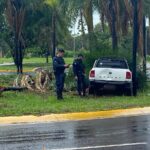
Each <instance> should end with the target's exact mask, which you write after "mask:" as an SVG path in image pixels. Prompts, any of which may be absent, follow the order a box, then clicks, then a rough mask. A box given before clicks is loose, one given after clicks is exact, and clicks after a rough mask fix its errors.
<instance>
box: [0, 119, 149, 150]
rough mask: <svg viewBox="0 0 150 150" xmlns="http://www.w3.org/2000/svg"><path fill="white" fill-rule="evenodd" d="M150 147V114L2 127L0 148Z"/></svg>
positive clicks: (123, 149)
mask: <svg viewBox="0 0 150 150" xmlns="http://www.w3.org/2000/svg"><path fill="white" fill-rule="evenodd" d="M54 149H57V150H61V149H62V150H74V149H79V150H82V149H88V150H98V149H100V150H150V116H138V117H123V118H112V119H97V120H88V121H67V122H57V123H56V122H53V123H42V124H19V125H5V126H4V125H3V126H2V125H1V126H0V150H54Z"/></svg>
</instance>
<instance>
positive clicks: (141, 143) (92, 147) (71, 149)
mask: <svg viewBox="0 0 150 150" xmlns="http://www.w3.org/2000/svg"><path fill="white" fill-rule="evenodd" d="M137 145H147V143H146V142H139V143H124V144H114V145H101V146H88V147H76V148H62V149H60V148H59V149H51V150H86V149H95V148H110V147H125V146H137Z"/></svg>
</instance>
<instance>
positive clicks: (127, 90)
mask: <svg viewBox="0 0 150 150" xmlns="http://www.w3.org/2000/svg"><path fill="white" fill-rule="evenodd" d="M125 94H126V95H127V96H133V87H132V84H131V85H130V86H129V87H128V88H126V89H125Z"/></svg>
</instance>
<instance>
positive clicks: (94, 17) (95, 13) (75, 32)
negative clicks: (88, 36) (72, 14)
mask: <svg viewBox="0 0 150 150" xmlns="http://www.w3.org/2000/svg"><path fill="white" fill-rule="evenodd" d="M78 20H79V19H77V21H76V24H75V25H74V26H73V28H72V29H70V30H71V33H72V34H73V35H77V34H79V31H78V29H77V27H78ZM93 22H94V26H95V25H96V24H98V23H99V14H98V13H97V12H94V14H93ZM86 32H87V29H86Z"/></svg>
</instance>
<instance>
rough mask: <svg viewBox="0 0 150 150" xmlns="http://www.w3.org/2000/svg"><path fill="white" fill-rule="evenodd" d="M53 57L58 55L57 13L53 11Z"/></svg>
mask: <svg viewBox="0 0 150 150" xmlns="http://www.w3.org/2000/svg"><path fill="white" fill-rule="evenodd" d="M52 49H53V52H52V57H55V55H56V15H55V12H53V15H52Z"/></svg>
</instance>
